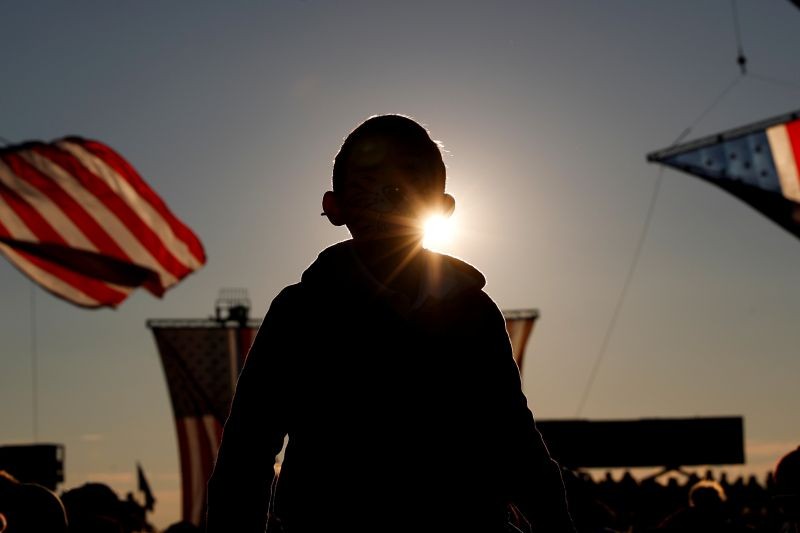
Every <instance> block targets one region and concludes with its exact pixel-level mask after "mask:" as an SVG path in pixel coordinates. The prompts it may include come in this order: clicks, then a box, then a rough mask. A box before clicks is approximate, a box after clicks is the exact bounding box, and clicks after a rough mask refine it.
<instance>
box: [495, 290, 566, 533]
mask: <svg viewBox="0 0 800 533" xmlns="http://www.w3.org/2000/svg"><path fill="white" fill-rule="evenodd" d="M491 307H492V308H493V309H492V311H491V312H490V313H489V314H490V315H491V316H490V318H487V319H486V321H487V322H489V323H490V325H491V328H490V331H489V333H488V334H487V336H488V339H489V346H488V347H487V350H489V352H490V353H491V355H492V357H493V359H494V362H495V363H496V364H497V365H498V367H496V370H497V373H495V374H494V375H495V376H496V378H497V379H498V381H499V382H500V383H499V390H498V392H499V394H500V400H501V403H500V409H501V410H502V413H501V414H500V418H501V420H503V425H504V428H503V430H502V433H503V434H504V435H503V436H504V438H503V439H502V440H503V442H504V446H505V447H506V452H507V453H506V454H504V455H505V458H506V459H507V460H508V463H507V468H508V469H509V470H510V472H509V474H508V479H509V480H510V483H511V486H510V487H509V489H510V494H511V495H512V500H513V502H512V503H514V504H515V505H516V506H517V507H518V508H519V509H520V510H521V511H522V513H523V514H524V515H525V518H527V519H528V520H529V521H530V522H531V524H532V525H533V527H534V531H537V532H538V531H543V532H548V533H567V532H569V533H573V532H574V531H575V527H574V525H573V523H572V518H571V517H570V514H569V511H568V507H567V498H566V492H565V488H564V482H563V479H562V477H561V469H560V467H559V465H558V463H557V462H556V461H555V460H553V459H552V458H551V457H550V452H548V450H547V446H546V445H545V443H544V440H543V439H542V435H541V434H540V433H539V430H538V429H536V424H535V422H534V419H533V414H532V413H531V411H530V409H528V401H527V399H526V397H525V394H524V393H523V392H522V385H521V381H520V374H519V369H518V368H517V365H516V363H515V362H514V357H513V354H512V350H511V344H510V342H509V339H508V334H507V333H506V329H505V320H504V319H503V316H502V313H501V312H500V311H499V310H498V309H497V308H496V306H494V304H492V306H491Z"/></svg>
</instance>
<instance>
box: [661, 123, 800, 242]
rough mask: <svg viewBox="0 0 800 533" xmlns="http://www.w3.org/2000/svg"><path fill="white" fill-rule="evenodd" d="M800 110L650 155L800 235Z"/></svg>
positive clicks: (799, 236) (797, 235)
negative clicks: (708, 183) (711, 185)
mask: <svg viewBox="0 0 800 533" xmlns="http://www.w3.org/2000/svg"><path fill="white" fill-rule="evenodd" d="M798 119H800V111H795V112H793V113H788V114H786V115H782V116H780V117H775V118H771V119H768V120H764V121H761V122H757V123H755V124H750V125H748V126H744V127H741V128H737V129H734V130H730V131H726V132H723V133H719V134H717V135H711V136H709V137H706V138H703V139H699V140H697V141H694V142H690V143H686V144H682V145H679V146H675V147H671V148H667V149H665V150H661V151H659V152H654V153H652V154H648V156H647V159H648V161H653V162H656V163H661V164H663V165H667V166H670V167H673V168H676V169H678V170H682V171H684V172H687V173H689V174H693V175H695V176H697V177H699V178H702V179H704V180H706V181H708V182H710V183H713V184H714V185H716V186H718V187H721V188H722V189H724V190H726V191H728V192H729V193H731V194H733V195H734V196H736V197H737V198H739V199H740V200H742V201H744V202H747V203H748V204H749V205H750V206H752V207H753V208H755V209H757V210H758V211H760V212H761V213H762V214H764V215H766V216H767V217H769V218H770V219H772V220H773V221H774V222H775V223H777V224H779V225H780V226H781V227H783V228H784V229H786V230H787V231H789V232H790V233H792V234H794V235H795V236H796V237H798V238H800V179H798V177H799V176H800V167H798V163H800V120H798Z"/></svg>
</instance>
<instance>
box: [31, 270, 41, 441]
mask: <svg viewBox="0 0 800 533" xmlns="http://www.w3.org/2000/svg"><path fill="white" fill-rule="evenodd" d="M30 307H31V328H30V329H31V380H32V387H31V389H32V393H33V398H32V400H33V442H39V362H38V354H37V350H36V286H35V285H34V284H33V282H31V306H30Z"/></svg>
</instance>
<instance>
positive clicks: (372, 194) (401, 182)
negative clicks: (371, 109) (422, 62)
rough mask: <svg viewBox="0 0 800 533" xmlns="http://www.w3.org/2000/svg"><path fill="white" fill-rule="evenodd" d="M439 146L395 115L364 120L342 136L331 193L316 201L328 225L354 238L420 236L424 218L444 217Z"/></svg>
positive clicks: (447, 201) (446, 198) (448, 205)
mask: <svg viewBox="0 0 800 533" xmlns="http://www.w3.org/2000/svg"><path fill="white" fill-rule="evenodd" d="M445 175H446V173H445V166H444V162H443V161H442V154H441V152H440V151H439V146H438V145H437V144H436V143H435V142H434V141H433V140H431V138H430V136H429V135H428V132H427V131H426V130H425V128H423V127H422V126H420V125H419V124H417V123H416V122H414V121H413V120H411V119H409V118H407V117H403V116H400V115H381V116H376V117H372V118H370V119H368V120H367V121H365V122H364V123H362V124H361V125H360V126H359V127H357V128H356V129H355V130H353V131H352V132H351V133H350V135H348V136H347V139H345V141H344V144H342V147H341V149H340V150H339V153H338V154H337V155H336V159H335V160H334V164H333V191H328V192H326V193H325V196H324V197H323V199H322V206H323V210H324V212H325V215H327V216H328V218H329V219H330V221H331V223H333V224H335V225H337V226H341V225H343V224H344V225H347V228H348V229H349V230H350V233H351V234H352V235H353V238H354V239H355V240H378V239H397V238H400V239H404V240H406V239H407V240H409V241H410V242H415V241H418V240H420V239H421V238H422V227H423V223H424V220H425V218H427V217H428V216H430V215H433V214H443V215H449V214H450V213H451V212H452V211H453V208H454V207H455V200H454V199H453V197H452V196H450V195H449V194H445V192H444V186H445Z"/></svg>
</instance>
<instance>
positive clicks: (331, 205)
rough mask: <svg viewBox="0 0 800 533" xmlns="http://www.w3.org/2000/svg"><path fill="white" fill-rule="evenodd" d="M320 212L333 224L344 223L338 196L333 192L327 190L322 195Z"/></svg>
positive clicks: (339, 224) (341, 224) (340, 224)
mask: <svg viewBox="0 0 800 533" xmlns="http://www.w3.org/2000/svg"><path fill="white" fill-rule="evenodd" d="M322 214H323V215H325V216H326V217H328V220H330V222H331V224H333V225H334V226H343V225H344V224H345V220H344V216H343V214H342V207H341V206H340V205H339V197H338V196H336V193H335V192H333V191H327V192H326V193H325V194H324V195H323V196H322Z"/></svg>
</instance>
